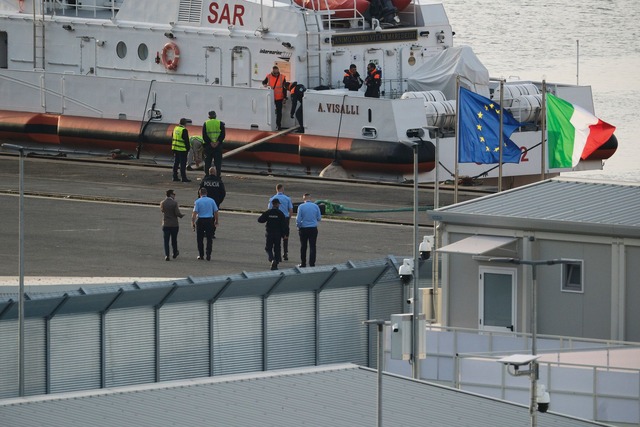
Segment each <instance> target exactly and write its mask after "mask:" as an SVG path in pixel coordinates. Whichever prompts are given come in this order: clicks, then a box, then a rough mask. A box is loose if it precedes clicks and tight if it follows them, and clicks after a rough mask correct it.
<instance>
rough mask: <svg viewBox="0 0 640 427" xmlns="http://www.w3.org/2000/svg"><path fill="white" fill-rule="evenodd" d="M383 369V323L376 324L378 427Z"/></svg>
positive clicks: (380, 425) (380, 413)
mask: <svg viewBox="0 0 640 427" xmlns="http://www.w3.org/2000/svg"><path fill="white" fill-rule="evenodd" d="M383 367H384V323H382V322H378V427H382V368H383Z"/></svg>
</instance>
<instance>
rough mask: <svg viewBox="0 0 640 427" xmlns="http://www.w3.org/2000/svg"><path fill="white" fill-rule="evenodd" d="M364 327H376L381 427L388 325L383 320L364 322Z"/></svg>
mask: <svg viewBox="0 0 640 427" xmlns="http://www.w3.org/2000/svg"><path fill="white" fill-rule="evenodd" d="M362 323H363V324H365V325H378V415H377V423H376V425H377V427H382V371H383V368H384V325H387V324H389V322H387V321H385V320H380V319H376V320H365V321H364V322H362Z"/></svg>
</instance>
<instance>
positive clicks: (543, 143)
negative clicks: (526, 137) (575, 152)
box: [540, 79, 547, 180]
mask: <svg viewBox="0 0 640 427" xmlns="http://www.w3.org/2000/svg"><path fill="white" fill-rule="evenodd" d="M540 120H541V121H542V135H541V138H540V179H541V180H544V175H545V171H546V163H547V155H546V153H547V147H546V141H547V82H546V80H544V79H543V80H542V117H540Z"/></svg>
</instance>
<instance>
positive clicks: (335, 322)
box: [318, 286, 369, 366]
mask: <svg viewBox="0 0 640 427" xmlns="http://www.w3.org/2000/svg"><path fill="white" fill-rule="evenodd" d="M368 299H369V287H368V286H358V287H353V288H336V289H325V290H323V291H322V292H320V301H319V310H320V313H319V314H320V323H319V327H320V336H319V340H320V342H319V346H320V359H319V360H318V364H320V365H324V364H328V363H340V362H352V363H357V364H359V365H365V366H366V365H367V361H368V360H367V359H368V357H367V352H368V348H367V342H368V341H367V338H368V335H369V334H368V330H367V329H368V328H367V327H366V326H365V325H363V324H362V322H363V321H365V320H368V315H369V313H368V311H369V310H368V308H369V303H368Z"/></svg>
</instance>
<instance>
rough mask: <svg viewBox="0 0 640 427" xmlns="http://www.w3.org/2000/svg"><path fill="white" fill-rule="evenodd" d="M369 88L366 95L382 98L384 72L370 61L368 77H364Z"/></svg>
mask: <svg viewBox="0 0 640 427" xmlns="http://www.w3.org/2000/svg"><path fill="white" fill-rule="evenodd" d="M364 84H365V86H367V90H366V91H365V93H364V96H366V97H367V98H380V85H381V84H382V72H381V71H380V70H378V68H377V67H376V64H374V63H373V62H370V63H369V65H367V78H366V79H364Z"/></svg>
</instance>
